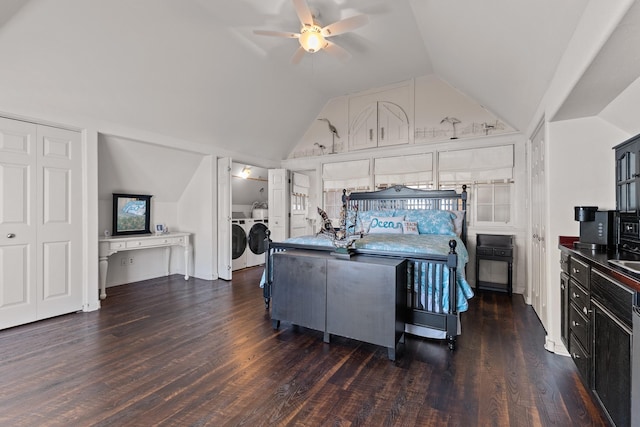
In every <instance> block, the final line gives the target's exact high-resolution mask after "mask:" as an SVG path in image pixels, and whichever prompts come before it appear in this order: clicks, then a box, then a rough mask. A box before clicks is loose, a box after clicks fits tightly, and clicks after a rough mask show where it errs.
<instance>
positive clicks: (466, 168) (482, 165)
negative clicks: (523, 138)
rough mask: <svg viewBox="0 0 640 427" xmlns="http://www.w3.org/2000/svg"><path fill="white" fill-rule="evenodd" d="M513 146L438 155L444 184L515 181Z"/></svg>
mask: <svg viewBox="0 0 640 427" xmlns="http://www.w3.org/2000/svg"><path fill="white" fill-rule="evenodd" d="M513 153H514V151H513V145H503V146H499V147H488V148H474V149H469V150H454V151H444V152H440V153H438V178H439V180H440V182H441V183H443V182H492V181H498V180H511V179H513V164H514V160H513V155H514V154H513Z"/></svg>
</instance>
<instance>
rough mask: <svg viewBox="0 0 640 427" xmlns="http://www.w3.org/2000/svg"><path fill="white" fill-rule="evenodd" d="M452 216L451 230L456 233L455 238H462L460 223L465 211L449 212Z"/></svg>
mask: <svg viewBox="0 0 640 427" xmlns="http://www.w3.org/2000/svg"><path fill="white" fill-rule="evenodd" d="M449 212H451V213H452V214H453V215H454V218H453V230H454V231H455V232H456V236H458V237H460V236H462V223H463V221H464V214H465V211H449Z"/></svg>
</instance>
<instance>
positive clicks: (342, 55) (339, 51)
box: [324, 40, 351, 62]
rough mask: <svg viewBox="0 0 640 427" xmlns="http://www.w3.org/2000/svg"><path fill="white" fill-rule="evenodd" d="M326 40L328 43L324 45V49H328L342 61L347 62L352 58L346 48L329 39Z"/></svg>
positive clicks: (328, 51) (329, 52)
mask: <svg viewBox="0 0 640 427" xmlns="http://www.w3.org/2000/svg"><path fill="white" fill-rule="evenodd" d="M325 41H326V42H327V45H326V46H325V47H324V50H325V51H327V53H328V54H330V55H332V56H335V57H336V58H338V59H339V60H340V61H342V62H347V61H348V60H349V59H351V54H350V53H349V52H347V51H346V50H345V49H344V48H342V47H340V46H338V45H337V44H335V43H333V42H330V41H329V40H325Z"/></svg>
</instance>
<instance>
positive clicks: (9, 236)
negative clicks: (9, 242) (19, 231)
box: [7, 233, 16, 239]
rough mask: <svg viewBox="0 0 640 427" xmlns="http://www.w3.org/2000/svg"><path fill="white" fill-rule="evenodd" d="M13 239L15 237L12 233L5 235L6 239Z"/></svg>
mask: <svg viewBox="0 0 640 427" xmlns="http://www.w3.org/2000/svg"><path fill="white" fill-rule="evenodd" d="M14 237H16V235H15V234H14V233H9V234H7V239H13V238H14Z"/></svg>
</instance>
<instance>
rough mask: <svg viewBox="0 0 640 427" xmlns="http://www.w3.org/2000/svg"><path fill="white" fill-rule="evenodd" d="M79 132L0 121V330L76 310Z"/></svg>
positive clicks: (79, 287)
mask: <svg viewBox="0 0 640 427" xmlns="http://www.w3.org/2000/svg"><path fill="white" fill-rule="evenodd" d="M81 150H82V147H81V138H80V134H79V133H78V132H73V131H69V130H64V129H58V128H54V127H48V126H41V125H35V124H31V123H25V122H21V121H18V120H11V119H5V118H0V328H7V327H11V326H16V325H19V324H23V323H27V322H31V321H34V320H39V319H44V318H47V317H52V316H57V315H60V314H64V313H70V312H74V311H78V310H81V309H82V253H83V247H82V245H83V243H82V242H83V239H82V176H81V173H82V152H81Z"/></svg>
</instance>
